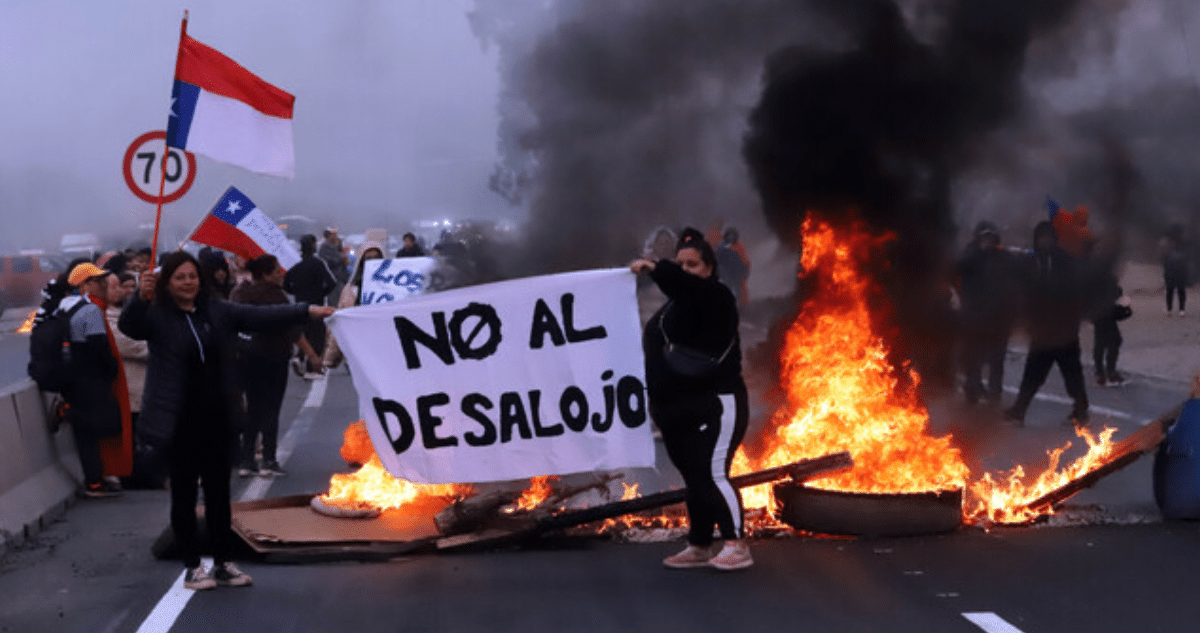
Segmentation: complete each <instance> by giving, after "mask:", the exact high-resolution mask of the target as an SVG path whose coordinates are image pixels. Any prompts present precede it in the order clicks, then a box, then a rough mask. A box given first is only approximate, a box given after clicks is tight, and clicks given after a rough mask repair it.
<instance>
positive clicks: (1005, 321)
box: [955, 244, 1019, 330]
mask: <svg viewBox="0 0 1200 633" xmlns="http://www.w3.org/2000/svg"><path fill="white" fill-rule="evenodd" d="M955 269H956V272H957V273H958V279H959V284H960V289H961V295H960V296H961V298H962V312H961V314H962V318H963V321H964V325H966V326H967V327H969V328H978V329H989V330H990V329H995V330H1007V329H1008V328H1011V327H1012V324H1013V321H1014V320H1015V319H1016V314H1017V306H1018V305H1019V298H1018V297H1017V275H1018V269H1017V259H1016V257H1015V256H1014V255H1013V254H1012V253H1010V252H1008V251H1007V250H1004V249H1003V248H999V247H997V248H993V249H981V248H979V247H978V246H975V245H974V244H972V245H970V246H968V247H967V249H966V250H965V251H964V252H963V254H962V257H960V258H959V259H958V263H957V266H956V267H955Z"/></svg>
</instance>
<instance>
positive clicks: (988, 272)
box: [955, 220, 1017, 406]
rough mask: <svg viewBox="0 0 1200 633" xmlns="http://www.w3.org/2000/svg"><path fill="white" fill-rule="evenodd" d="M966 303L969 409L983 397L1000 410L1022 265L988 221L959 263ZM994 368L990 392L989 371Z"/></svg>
mask: <svg viewBox="0 0 1200 633" xmlns="http://www.w3.org/2000/svg"><path fill="white" fill-rule="evenodd" d="M955 273H956V279H955V280H956V282H957V289H958V295H959V297H960V300H961V308H960V310H959V319H958V320H959V325H960V335H961V340H960V341H959V346H960V350H961V356H962V358H961V364H962V372H963V375H964V382H963V393H964V395H965V397H966V401H967V404H968V405H974V404H976V403H977V402H978V401H979V400H980V399H981V398H983V399H984V401H985V402H986V403H987V404H988V405H990V406H999V404H1000V394H1001V392H1002V390H1003V388H1004V357H1005V354H1006V352H1007V351H1008V338H1009V335H1010V334H1011V333H1012V327H1013V321H1014V318H1015V314H1016V308H1017V297H1016V281H1017V262H1016V259H1015V258H1014V256H1013V255H1012V253H1010V252H1008V250H1006V249H1005V248H1004V247H1003V246H1002V245H1001V244H1000V231H999V229H998V228H997V227H996V225H995V224H993V223H991V222H989V221H987V220H984V221H981V222H980V223H979V224H978V225H976V226H975V231H974V234H973V236H972V239H971V242H970V243H969V244H967V247H966V248H965V249H964V250H963V253H962V255H961V256H960V257H959V259H958V262H957V263H956V265H955ZM985 367H986V368H987V370H988V383H987V387H986V389H985V388H984V385H983V369H984V368H985Z"/></svg>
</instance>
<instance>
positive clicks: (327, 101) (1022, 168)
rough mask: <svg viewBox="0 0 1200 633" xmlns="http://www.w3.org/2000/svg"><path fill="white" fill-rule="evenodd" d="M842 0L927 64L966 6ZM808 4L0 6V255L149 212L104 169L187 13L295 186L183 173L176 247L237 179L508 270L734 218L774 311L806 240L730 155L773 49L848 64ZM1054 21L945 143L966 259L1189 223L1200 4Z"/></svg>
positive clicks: (1148, 241) (839, 27)
mask: <svg viewBox="0 0 1200 633" xmlns="http://www.w3.org/2000/svg"><path fill="white" fill-rule="evenodd" d="M847 3H848V4H851V5H856V6H863V7H870V6H874V5H890V4H895V5H896V6H897V7H898V9H899V10H900V12H901V14H902V16H903V28H904V29H905V30H907V31H908V32H909V35H906V37H911V39H913V40H914V41H916V42H919V43H923V44H927V45H929V46H933V47H936V46H938V45H939V44H938V43H939V42H941V41H943V40H944V39H945V29H946V28H947V27H946V17H945V13H946V10H947V9H946V7H949V6H953V5H954V4H955V3H954V2H953V0H897V1H896V2H894V3H893V2H887V1H886V0H853V1H852V2H851V1H850V0H847ZM819 4H820V2H812V1H805V2H801V1H796V2H785V1H783V0H756V1H755V2H736V1H734V0H686V1H684V0H656V1H654V2H646V1H645V0H636V1H635V0H613V1H609V2H600V1H599V0H544V1H534V0H437V1H435V0H424V1H417V0H402V1H397V2H383V1H356V2H316V1H310V0H293V1H292V2H282V1H265V0H264V1H259V2H253V3H244V2H234V1H232V0H208V1H200V0H196V1H193V2H186V3H184V2H152V1H149V0H147V1H142V2H135V1H132V0H113V1H108V2H103V3H95V2H66V1H53V0H51V1H43V2H23V1H20V0H0V86H2V87H3V88H2V89H0V121H2V123H0V147H2V148H3V150H2V151H0V223H2V224H0V248H4V249H15V248H30V247H43V248H50V247H53V246H54V244H55V243H56V242H57V238H58V235H59V234H61V233H62V232H66V231H72V232H73V231H89V232H96V233H101V234H105V233H121V234H125V233H126V232H129V233H132V232H133V229H134V227H136V226H137V225H138V224H143V223H146V222H149V221H151V220H152V219H153V207H152V206H151V205H148V204H146V203H143V202H141V201H139V200H137V199H136V198H134V197H133V195H132V194H131V193H130V192H129V191H128V190H127V189H126V188H125V185H124V181H123V180H122V178H121V175H120V171H119V169H120V160H121V156H122V153H123V152H124V149H125V147H126V146H127V145H128V144H129V142H130V141H131V140H132V139H133V138H134V137H136V136H138V135H139V134H141V133H143V132H145V131H148V130H153V129H163V128H164V127H165V121H166V110H167V104H168V103H169V96H170V87H171V76H172V69H173V64H174V57H175V47H176V45H177V41H178V28H179V20H180V18H181V16H182V10H183V9H184V8H185V7H186V8H189V9H191V21H190V23H189V34H191V35H192V36H193V37H195V38H196V39H198V40H200V41H202V42H204V43H206V44H208V45H210V46H213V47H214V48H216V49H218V50H220V51H222V52H224V53H226V54H227V55H229V56H231V57H233V58H234V59H236V60H238V61H239V62H241V63H242V64H244V65H245V66H247V67H248V68H249V69H250V70H252V71H254V72H255V73H257V74H259V75H260V76H262V77H263V78H265V79H266V80H268V81H270V82H272V83H274V84H276V85H278V86H280V87H281V88H283V89H285V90H288V91H290V92H292V93H293V94H295V95H296V98H297V101H296V110H295V112H296V114H295V124H294V128H295V135H296V178H295V179H294V180H284V179H279V178H274V177H270V176H260V175H255V174H251V173H249V172H246V171H243V170H240V169H237V168H234V167H230V166H226V165H221V164H219V163H216V162H214V161H211V160H209V159H207V158H205V157H203V156H201V157H198V159H197V160H198V161H199V170H198V172H199V175H198V178H197V180H196V183H195V186H194V187H193V189H192V191H191V192H190V193H189V194H188V195H187V196H186V197H185V198H183V199H182V200H181V201H180V202H177V203H175V204H172V205H169V206H168V207H167V208H166V210H165V212H164V221H165V222H166V224H167V225H168V227H170V228H171V230H172V231H174V232H175V233H179V232H186V231H187V230H188V229H189V228H190V227H191V226H193V225H194V224H195V223H196V222H197V221H198V220H199V219H200V217H201V216H202V215H203V213H205V212H206V211H207V210H208V208H209V206H210V205H211V204H212V203H213V202H214V201H215V200H216V199H217V197H218V196H219V195H220V193H221V192H222V191H223V190H224V189H225V188H226V187H228V186H230V185H234V186H237V187H239V188H240V189H242V190H243V191H244V192H245V193H246V194H247V195H249V196H250V197H251V199H253V200H255V202H256V203H257V204H258V205H259V206H260V207H262V208H263V209H264V210H265V211H267V212H268V213H269V214H272V215H276V216H278V215H283V214H293V213H298V214H304V215H309V216H311V217H314V218H317V219H318V220H320V221H322V222H323V223H329V224H335V225H338V226H340V227H342V228H343V231H344V232H349V231H360V230H363V229H365V228H369V227H374V226H383V227H387V228H391V229H393V230H396V229H398V228H399V227H400V226H401V225H403V224H405V223H407V222H409V221H411V220H416V219H431V218H442V217H449V218H460V219H463V218H508V219H514V220H518V221H520V220H525V219H528V222H529V224H528V227H527V233H528V235H530V236H531V240H530V242H529V243H528V247H527V248H525V249H523V252H524V253H525V255H526V258H527V260H528V261H526V262H523V264H524V265H523V266H522V267H521V269H522V270H523V271H524V272H545V271H552V270H568V269H575V268H583V267H591V266H599V265H616V264H620V263H623V262H626V261H628V259H629V258H630V257H632V256H634V255H636V254H637V252H638V251H639V250H640V248H641V244H642V241H643V239H644V238H645V237H646V234H647V233H648V232H649V231H650V230H651V229H653V228H654V227H655V226H657V225H660V224H667V225H670V226H673V227H676V228H677V227H679V226H681V225H683V224H692V225H695V226H698V227H700V228H705V227H707V226H709V225H717V224H722V223H726V224H727V223H732V224H737V225H738V226H739V228H741V229H742V234H743V236H744V237H745V238H746V239H747V241H748V243H749V245H750V246H751V249H752V255H754V256H755V258H756V263H755V272H754V277H752V279H751V292H752V294H758V295H762V294H764V293H765V294H770V293H773V292H775V291H776V290H778V289H782V288H785V287H786V285H787V283H788V282H789V277H790V273H791V263H789V262H794V256H793V255H791V254H790V253H789V249H790V245H789V243H790V242H794V241H795V238H794V236H793V235H787V234H783V235H781V234H780V233H781V232H782V231H781V230H780V227H781V225H780V223H778V222H768V221H767V219H766V218H767V217H769V216H768V215H765V214H764V200H763V197H762V195H761V192H760V191H759V190H758V189H757V188H756V185H755V180H754V177H753V175H752V174H751V170H750V168H749V167H748V166H747V162H746V159H745V157H744V154H743V150H744V147H743V146H744V143H745V140H746V137H747V135H748V134H749V132H750V125H749V120H750V115H751V112H752V111H753V110H754V109H755V108H756V107H757V106H759V105H760V102H761V100H762V98H763V94H764V87H765V84H764V77H765V72H766V65H767V60H768V59H769V58H771V57H772V56H773V55H775V54H777V53H778V52H779V51H780V50H783V49H785V48H789V47H800V48H806V49H809V50H815V51H824V52H825V53H829V52H834V53H837V52H839V51H840V52H845V51H853V50H856V49H857V47H859V46H860V44H859V43H857V41H856V39H855V38H856V35H855V33H854V29H853V28H850V27H848V26H847V24H848V23H847V22H845V21H844V20H841V21H839V20H840V19H834V18H830V17H829V16H828V15H824V16H822V14H821V12H820V11H817V10H816V9H814V8H813V7H814V6H815V5H819ZM987 4H990V5H994V6H996V7H999V8H1000V9H1003V8H1004V3H999V4H996V3H994V2H989V3H987ZM1035 4H1036V3H1035ZM1055 4H1056V5H1061V6H1063V7H1067V9H1068V10H1067V12H1066V13H1064V16H1063V18H1062V19H1061V20H1057V19H1056V20H1054V21H1051V22H1048V23H1046V24H1044V25H1043V24H1036V25H1035V27H1034V28H1033V30H1032V31H1030V32H1029V34H1028V42H1027V43H1026V42H1024V41H1022V42H1021V43H1020V50H1018V53H1020V51H1021V50H1023V51H1024V52H1023V53H1022V54H1018V55H1017V56H1016V57H1015V59H1016V63H1017V66H1016V67H1015V68H1013V69H1006V70H1014V71H1015V73H1016V74H1015V77H1016V80H1015V81H1013V82H1011V85H1009V84H1005V85H1006V91H1005V92H1004V93H1003V99H1004V101H1005V104H1006V107H1005V108H1004V116H1003V117H1001V118H999V119H996V120H990V119H989V120H988V121H987V124H986V125H981V126H979V129H977V130H966V133H963V134H958V135H957V136H956V139H962V140H963V142H962V143H960V144H959V145H958V146H956V150H955V152H953V157H954V161H955V162H954V164H953V169H951V170H948V171H947V172H946V174H944V176H945V178H944V183H943V184H944V186H945V188H946V193H947V195H946V196H945V197H944V201H943V204H944V206H945V209H946V213H948V217H949V220H948V222H947V223H946V226H945V227H940V228H944V229H945V231H946V232H947V233H948V235H949V238H948V240H949V241H950V242H952V243H953V245H952V247H953V248H957V245H958V244H961V242H962V241H964V240H965V237H966V234H967V232H968V231H969V228H970V227H971V226H973V225H974V223H975V222H977V221H978V220H980V219H985V218H987V219H992V220H995V221H997V222H998V223H999V224H1001V225H1002V227H1003V228H1004V232H1005V238H1006V240H1007V241H1009V242H1010V243H1014V244H1022V243H1025V242H1027V240H1028V233H1029V230H1030V229H1031V227H1032V225H1033V223H1035V222H1036V221H1037V220H1039V219H1042V218H1043V217H1045V216H1044V214H1045V207H1044V199H1045V197H1046V196H1047V195H1053V196H1054V197H1055V198H1056V199H1057V200H1058V201H1059V202H1061V203H1062V204H1063V206H1064V207H1067V208H1074V207H1075V206H1076V205H1078V204H1087V205H1089V207H1091V208H1092V212H1093V228H1094V229H1095V230H1098V231H1107V230H1116V231H1120V232H1122V233H1124V234H1126V235H1127V237H1128V238H1129V239H1128V240H1127V242H1128V243H1129V245H1130V246H1129V248H1130V251H1129V252H1130V253H1131V254H1133V255H1135V256H1138V257H1143V258H1145V257H1149V256H1150V252H1151V250H1152V248H1151V246H1152V243H1153V240H1154V238H1155V237H1156V236H1157V235H1158V234H1159V233H1160V232H1161V231H1162V229H1163V228H1165V227H1166V225H1167V224H1169V223H1171V222H1185V223H1188V224H1193V223H1194V219H1193V216H1194V214H1195V212H1196V209H1197V208H1200V204H1197V203H1200V189H1198V188H1197V187H1196V186H1194V185H1193V183H1194V181H1195V179H1194V178H1193V177H1192V174H1191V170H1192V168H1193V166H1194V165H1196V164H1197V163H1198V159H1200V155H1198V154H1200V150H1198V148H1200V144H1198V143H1197V141H1200V87H1198V86H1200V83H1198V78H1200V73H1198V72H1197V69H1196V64H1197V63H1198V61H1197V60H1200V6H1198V5H1196V4H1194V3H1189V2H1186V1H1184V0H1089V1H1088V2H1079V3H1074V2H1057V3H1055ZM1017 5H1020V6H1026V5H1029V2H1028V1H1027V0H1020V1H1017V0H1014V6H1017ZM1076 5H1077V6H1076ZM1030 6H1032V5H1030ZM812 98H813V99H817V100H819V99H821V95H819V94H818V95H813V96H812ZM955 105H956V104H955V103H949V104H947V110H948V111H950V112H953V110H954V107H955ZM960 132H961V130H960ZM956 143H958V141H957V140H956ZM772 228H774V229H775V230H772ZM164 245H166V241H165V240H164ZM773 262H774V263H776V264H778V265H777V266H775V267H774V268H772V267H771V266H770V264H771V263H773ZM776 286H778V288H776Z"/></svg>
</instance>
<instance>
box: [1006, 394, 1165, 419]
mask: <svg viewBox="0 0 1200 633" xmlns="http://www.w3.org/2000/svg"><path fill="white" fill-rule="evenodd" d="M1004 392H1005V393H1012V394H1015V393H1017V388H1016V387H1005V388H1004ZM1033 399H1034V400H1045V401H1047V402H1055V403H1058V404H1075V401H1074V400H1072V399H1070V398H1064V397H1062V396H1056V395H1054V394H1052V393H1040V392H1039V393H1037V394H1035V395H1034V396H1033ZM1088 411H1090V412H1092V413H1099V414H1101V415H1107V416H1108V417H1110V418H1119V419H1121V420H1131V419H1133V416H1132V415H1129V414H1128V413H1125V412H1124V411H1118V410H1116V409H1109V408H1108V407H1098V406H1096V405H1090V406H1088ZM1143 426H1145V424H1143Z"/></svg>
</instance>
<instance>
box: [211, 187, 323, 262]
mask: <svg viewBox="0 0 1200 633" xmlns="http://www.w3.org/2000/svg"><path fill="white" fill-rule="evenodd" d="M188 239H189V240H191V241H193V242H196V243H198V244H207V245H209V246H212V247H213V248H219V249H221V250H225V251H229V252H230V253H233V254H235V255H238V256H239V257H242V258H244V259H253V258H255V257H258V256H259V255H263V254H271V255H274V256H275V257H276V258H277V259H279V265H280V266H283V267H284V268H291V267H292V266H295V265H296V264H299V263H300V253H297V252H296V249H295V248H294V247H293V246H292V243H291V242H289V241H288V239H287V236H285V235H284V234H283V231H280V230H279V227H278V226H276V225H275V223H274V222H272V221H271V218H268V217H267V215H266V214H265V213H263V212H262V211H260V210H259V209H258V207H256V206H254V203H253V202H250V198H247V197H246V194H244V193H242V192H240V191H238V190H237V188H235V187H230V188H229V189H226V190H225V195H223V196H221V199H220V200H217V204H215V205H213V208H212V211H210V212H209V213H208V215H207V216H205V217H204V221H203V222H201V223H200V226H198V227H196V230H195V231H192V235H191V237H189V238H188Z"/></svg>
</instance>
